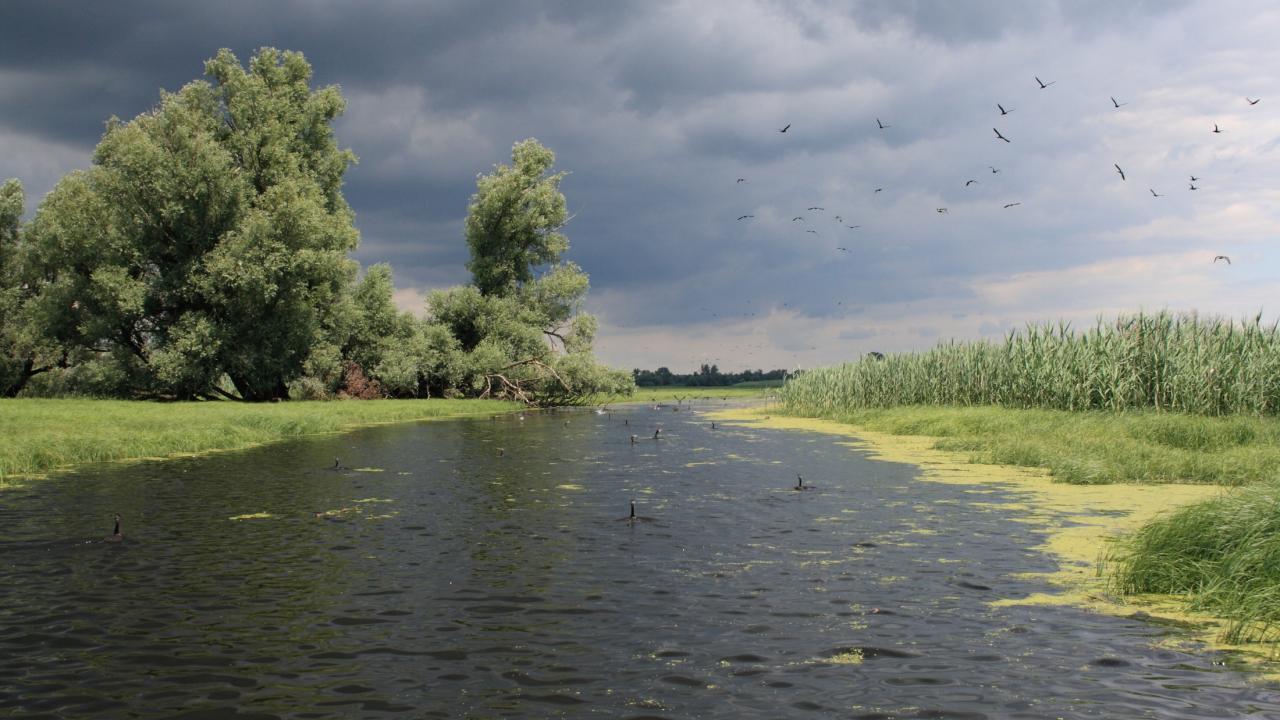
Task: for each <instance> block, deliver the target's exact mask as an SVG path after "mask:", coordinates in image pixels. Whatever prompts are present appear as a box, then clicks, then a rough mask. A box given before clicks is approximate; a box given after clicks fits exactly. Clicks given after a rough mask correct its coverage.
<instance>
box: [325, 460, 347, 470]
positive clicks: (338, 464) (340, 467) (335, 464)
mask: <svg viewBox="0 0 1280 720" xmlns="http://www.w3.org/2000/svg"><path fill="white" fill-rule="evenodd" d="M329 469H330V470H334V471H342V470H350V469H351V468H349V467H347V466H346V465H343V464H342V462H341V461H340V460H338V458H334V459H333V465H332V466H330V468H329Z"/></svg>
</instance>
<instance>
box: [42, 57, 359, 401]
mask: <svg viewBox="0 0 1280 720" xmlns="http://www.w3.org/2000/svg"><path fill="white" fill-rule="evenodd" d="M205 70H206V74H207V75H208V76H209V77H210V78H211V79H212V80H213V83H212V84H210V83H208V82H204V81H196V82H192V83H190V84H188V85H187V86H185V87H183V88H182V89H181V90H180V91H178V92H177V93H163V94H162V96H161V101H160V105H159V106H158V107H157V108H156V109H154V110H153V111H151V112H149V113H146V114H143V115H140V116H138V117H137V118H135V119H134V120H132V121H130V122H127V123H123V122H120V121H116V120H113V121H112V122H111V123H110V124H109V125H108V128H107V132H106V134H105V135H104V136H103V138H102V141H101V142H100V143H99V144H98V147H97V149H96V150H95V153H94V167H93V168H91V169H90V170H88V171H85V172H78V173H72V174H71V175H69V176H67V177H66V178H64V179H63V180H62V181H61V182H59V183H58V185H57V187H55V188H54V190H53V192H52V193H50V195H49V196H48V197H47V198H46V199H45V201H44V202H43V203H42V204H41V206H40V209H39V211H38V213H37V215H36V218H35V220H34V221H33V222H32V223H31V225H30V227H29V229H28V236H29V237H28V241H29V244H30V246H31V257H32V264H33V269H34V271H35V272H36V273H37V276H38V277H39V279H40V285H39V288H38V295H39V297H38V298H37V300H36V304H37V306H38V309H39V313H40V319H41V320H42V321H43V323H44V325H43V327H44V329H45V332H46V334H47V335H48V336H49V337H51V338H54V339H56V340H57V341H59V342H61V343H64V344H67V345H72V346H77V347H81V348H84V349H86V350H91V351H93V352H95V353H98V354H99V355H100V357H101V358H112V359H113V360H114V361H115V362H116V363H118V364H119V365H120V367H121V369H122V370H123V371H124V374H125V375H126V376H127V377H128V378H129V381H128V385H129V387H130V390H131V391H132V392H133V393H135V394H141V395H161V396H171V397H178V398H191V397H199V396H207V395H209V394H211V393H214V392H217V390H218V387H219V385H218V382H219V380H220V378H221V377H223V375H226V376H228V377H229V378H230V380H231V382H232V383H233V384H234V387H235V389H236V391H237V392H238V393H239V395H240V397H243V398H244V399H248V400H264V399H271V398H280V397H283V396H285V395H286V393H287V389H286V388H287V383H288V382H289V381H291V380H293V379H295V378H297V377H299V376H300V375H301V374H302V372H303V369H304V362H306V361H307V359H308V358H309V357H310V356H311V355H312V350H313V347H314V346H315V345H316V344H317V343H318V342H320V341H321V339H322V337H323V335H324V333H325V330H326V327H328V326H331V325H332V323H331V322H330V315H331V314H332V313H333V312H334V310H335V308H338V307H339V306H340V305H341V302H340V300H341V298H342V296H343V294H344V292H346V289H347V286H348V285H349V284H350V282H351V280H352V279H353V277H354V273H355V264H354V263H353V262H352V261H351V260H349V259H347V253H348V252H350V251H351V250H352V249H354V248H355V247H356V244H357V239H358V238H357V233H356V230H355V228H354V226H353V224H352V220H353V216H352V213H351V211H350V209H349V208H348V207H347V205H346V202H345V201H344V200H343V198H342V194H341V179H342V175H343V173H344V172H345V170H346V168H347V166H348V165H349V164H350V163H352V162H354V156H353V155H351V153H350V152H348V151H341V150H339V149H338V148H337V146H336V143H335V142H334V139H333V133H332V130H331V128H330V123H331V122H332V121H333V119H334V118H336V117H337V116H338V115H339V114H340V113H341V112H342V110H343V101H342V98H341V95H340V93H339V92H338V90H337V89H336V88H332V87H330V88H324V89H321V90H317V91H312V90H311V89H310V87H309V82H310V78H311V68H310V66H309V65H308V64H307V62H306V60H305V59H304V58H303V57H302V55H301V54H299V53H290V52H285V53H281V52H278V51H276V50H273V49H270V48H267V49H263V50H261V51H259V52H258V53H257V54H256V55H255V56H254V57H253V58H252V60H251V61H250V64H249V68H248V69H247V70H246V69H244V68H242V67H241V66H240V64H239V62H238V61H237V60H236V58H235V56H234V55H232V54H231V52H230V51H227V50H223V51H221V52H219V53H218V55H217V56H216V57H215V58H213V59H212V60H210V61H209V62H208V63H206V66H205Z"/></svg>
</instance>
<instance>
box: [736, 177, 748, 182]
mask: <svg viewBox="0 0 1280 720" xmlns="http://www.w3.org/2000/svg"><path fill="white" fill-rule="evenodd" d="M746 181H747V179H746V178H738V179H737V180H736V182H746Z"/></svg>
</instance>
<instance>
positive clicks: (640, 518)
mask: <svg viewBox="0 0 1280 720" xmlns="http://www.w3.org/2000/svg"><path fill="white" fill-rule="evenodd" d="M618 520H620V521H622V522H626V523H627V524H628V525H635V524H636V523H638V522H653V518H651V517H645V516H644V515H637V514H636V501H635V500H632V501H631V514H630V515H628V516H627V517H624V518H618Z"/></svg>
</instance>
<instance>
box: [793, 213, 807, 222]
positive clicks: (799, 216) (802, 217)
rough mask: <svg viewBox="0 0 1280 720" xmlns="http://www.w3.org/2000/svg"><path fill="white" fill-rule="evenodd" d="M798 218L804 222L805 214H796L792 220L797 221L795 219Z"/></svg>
mask: <svg viewBox="0 0 1280 720" xmlns="http://www.w3.org/2000/svg"><path fill="white" fill-rule="evenodd" d="M797 220H799V221H800V222H804V216H802V215H797V216H795V217H793V218H791V222H795V221H797Z"/></svg>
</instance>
